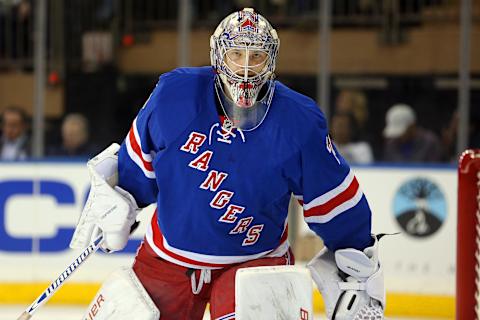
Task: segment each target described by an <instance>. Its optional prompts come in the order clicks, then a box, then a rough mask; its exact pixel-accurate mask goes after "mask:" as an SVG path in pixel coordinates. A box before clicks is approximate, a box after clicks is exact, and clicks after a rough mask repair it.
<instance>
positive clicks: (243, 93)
mask: <svg viewBox="0 0 480 320" xmlns="http://www.w3.org/2000/svg"><path fill="white" fill-rule="evenodd" d="M279 45H280V40H279V39H278V36H277V32H276V31H275V29H273V27H272V26H271V25H270V23H269V22H268V21H267V20H266V19H265V18H264V17H263V16H261V15H259V14H258V13H256V12H254V10H253V9H251V8H245V9H243V10H242V11H238V12H234V13H232V14H230V15H229V16H227V17H226V18H225V19H223V21H222V22H220V24H219V25H218V27H217V29H216V30H215V32H214V34H213V35H212V36H211V37H210V60H211V63H212V66H213V68H214V69H215V71H216V72H217V74H218V76H219V78H220V80H221V82H222V83H223V88H222V89H225V94H226V95H227V97H228V98H230V99H231V100H232V101H233V103H234V104H235V105H236V107H240V108H251V107H253V106H255V102H256V101H257V98H258V95H259V93H260V89H261V88H262V87H263V86H264V85H265V84H266V83H267V82H269V83H268V85H267V87H266V91H265V95H264V96H263V97H264V100H265V98H266V100H267V101H268V102H270V101H271V96H272V94H273V87H274V85H273V81H272V80H273V78H274V71H275V60H276V57H277V54H278V48H279ZM262 94H263V91H262Z"/></svg>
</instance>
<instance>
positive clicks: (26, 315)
mask: <svg viewBox="0 0 480 320" xmlns="http://www.w3.org/2000/svg"><path fill="white" fill-rule="evenodd" d="M102 240H103V236H102V235H100V236H99V237H97V238H96V239H95V240H94V241H93V242H92V243H91V244H90V245H88V247H86V248H85V250H83V252H82V253H81V254H80V255H79V256H78V257H77V258H76V259H75V260H74V261H73V262H72V263H71V264H70V265H69V266H68V267H67V268H66V269H65V271H63V272H62V273H61V274H60V276H58V278H57V279H55V280H54V281H53V282H52V283H51V284H50V285H49V286H48V287H47V289H45V291H43V292H42V294H40V296H38V298H37V299H36V300H35V301H34V302H33V303H32V304H31V305H30V306H29V307H28V308H27V309H26V310H25V311H24V312H23V313H22V314H21V315H20V317H19V318H17V320H28V319H30V318H31V317H32V315H33V313H34V312H35V311H36V310H37V309H38V308H40V307H41V306H42V305H43V304H44V303H46V302H47V301H48V300H49V299H50V298H51V297H52V296H53V294H54V293H55V292H56V291H57V290H58V289H59V288H60V287H61V286H62V285H63V284H64V283H65V281H66V280H67V279H68V278H69V277H70V276H71V275H72V273H73V272H75V270H77V269H78V267H79V266H80V265H81V264H82V263H84V262H85V260H87V258H88V257H89V256H91V255H92V253H94V252H96V251H97V250H98V248H100V244H101V243H102Z"/></svg>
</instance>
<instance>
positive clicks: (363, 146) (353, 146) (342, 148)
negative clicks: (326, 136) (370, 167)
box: [331, 112, 373, 164]
mask: <svg viewBox="0 0 480 320" xmlns="http://www.w3.org/2000/svg"><path fill="white" fill-rule="evenodd" d="M357 127H358V126H357V122H356V119H355V116H354V115H353V114H352V113H351V112H336V113H335V114H334V115H333V117H332V120H331V133H332V137H333V140H334V141H335V146H336V147H337V149H338V151H339V152H340V153H341V154H342V156H343V157H344V158H345V160H347V161H348V162H349V163H351V164H368V163H372V162H373V152H372V148H371V147H370V144H369V143H368V142H366V141H355V137H357Z"/></svg>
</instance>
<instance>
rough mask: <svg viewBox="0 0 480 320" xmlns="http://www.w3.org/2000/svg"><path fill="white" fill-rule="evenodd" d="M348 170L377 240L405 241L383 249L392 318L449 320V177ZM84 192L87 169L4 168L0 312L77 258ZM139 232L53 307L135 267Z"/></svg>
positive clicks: (452, 213) (95, 261) (452, 204)
mask: <svg viewBox="0 0 480 320" xmlns="http://www.w3.org/2000/svg"><path fill="white" fill-rule="evenodd" d="M353 170H354V172H355V173H356V175H357V178H358V180H359V182H360V185H361V186H362V188H363V191H364V193H365V194H366V196H367V198H368V200H369V203H370V205H371V207H372V210H373V212H374V216H373V221H372V226H373V232H375V233H379V232H386V233H394V232H401V234H400V235H396V236H390V237H386V238H384V239H382V240H381V242H380V248H381V249H380V250H381V254H380V256H381V261H382V263H383V266H384V268H385V274H386V279H385V281H386V286H387V290H388V297H389V301H388V308H387V310H388V313H389V314H393V315H432V316H446V317H449V316H453V313H454V293H455V292H454V289H455V254H456V253H455V240H454V239H455V236H454V235H455V234H456V189H457V180H456V171H455V169H454V168H453V167H385V166H381V167H354V168H353ZM88 186H89V181H88V174H87V171H86V168H85V165H84V164H83V163H71V162H70V163H69V162H57V163H50V162H41V163H31V162H30V163H19V164H15V163H2V164H1V165H0V262H1V263H0V268H1V269H0V270H1V271H2V272H0V303H27V304H28V303H30V302H32V301H33V299H34V298H36V295H38V294H39V293H40V292H42V291H43V289H44V287H46V286H47V284H48V283H49V282H50V281H52V280H53V279H55V278H56V277H57V276H58V275H59V273H61V272H62V271H63V270H64V268H65V267H66V266H67V265H68V264H70V263H71V261H72V260H73V258H74V257H75V256H76V255H77V254H78V253H79V252H80V250H71V249H69V248H68V242H69V240H70V238H71V236H72V234H73V228H74V226H75V224H76V221H77V219H78V216H79V214H80V211H81V208H82V205H83V203H84V202H85V198H86V195H87V193H88ZM152 209H153V207H149V208H147V209H146V210H144V212H142V213H141V217H142V220H148V219H149V217H150V216H151V214H152ZM419 212H420V214H419ZM421 212H423V213H424V214H423V215H422V214H421ZM425 212H427V213H428V214H425ZM145 226H146V223H142V224H141V227H140V228H139V230H137V231H136V232H135V233H134V234H133V236H132V240H131V241H130V242H129V245H128V246H127V249H126V250H125V251H124V252H121V253H116V254H114V255H106V254H103V253H100V254H96V255H95V256H93V257H92V258H91V259H89V261H87V262H86V263H85V265H83V266H82V267H81V268H80V269H79V270H78V271H77V272H76V273H75V274H74V275H73V276H72V277H71V279H70V280H69V282H68V283H67V284H66V285H65V287H64V288H62V289H61V291H60V292H59V293H58V294H56V295H55V296H54V297H53V299H52V303H87V302H88V301H89V299H90V298H91V297H92V296H93V295H94V293H95V291H96V289H97V288H98V285H99V283H101V282H102V280H103V279H105V278H106V276H107V275H108V274H109V273H110V272H111V271H112V270H115V269H116V268H117V267H119V266H121V265H130V264H131V263H132V261H133V256H134V253H135V250H136V247H137V246H138V244H139V242H140V241H141V239H142V234H143V232H144V229H145ZM299 228H300V230H299V233H300V234H305V233H308V232H309V231H308V229H307V227H306V226H305V224H302V223H300V224H299ZM314 297H315V299H314V300H315V305H316V308H317V309H318V308H321V307H322V303H321V300H320V298H319V295H318V292H316V293H315V295H314Z"/></svg>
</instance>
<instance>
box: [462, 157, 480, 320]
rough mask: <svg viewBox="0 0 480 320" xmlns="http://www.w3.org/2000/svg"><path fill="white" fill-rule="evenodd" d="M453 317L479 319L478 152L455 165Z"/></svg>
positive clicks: (479, 217)
mask: <svg viewBox="0 0 480 320" xmlns="http://www.w3.org/2000/svg"><path fill="white" fill-rule="evenodd" d="M457 214H458V224H457V268H456V270H457V288H456V290H457V292H456V318H457V319H477V320H478V319H480V293H479V292H480V224H479V223H480V149H478V150H467V151H465V152H464V153H463V154H462V155H461V157H460V160H459V165H458V212H457Z"/></svg>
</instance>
